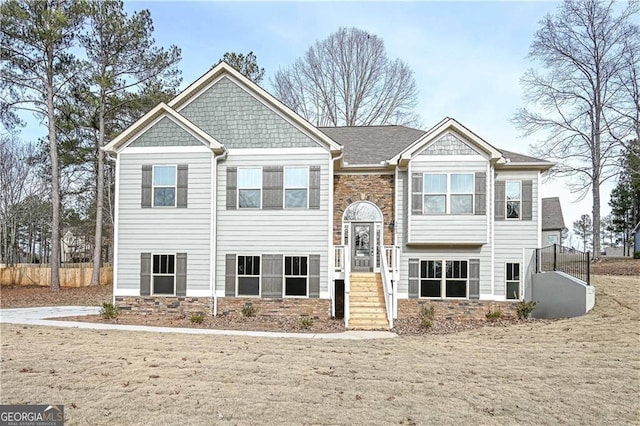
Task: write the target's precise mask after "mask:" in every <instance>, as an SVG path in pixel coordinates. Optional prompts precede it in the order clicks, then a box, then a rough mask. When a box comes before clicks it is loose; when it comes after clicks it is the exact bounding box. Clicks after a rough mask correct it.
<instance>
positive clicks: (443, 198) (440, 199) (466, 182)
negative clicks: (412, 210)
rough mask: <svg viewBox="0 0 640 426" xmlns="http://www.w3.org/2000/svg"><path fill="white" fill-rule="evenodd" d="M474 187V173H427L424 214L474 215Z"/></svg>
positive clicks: (425, 178)
mask: <svg viewBox="0 0 640 426" xmlns="http://www.w3.org/2000/svg"><path fill="white" fill-rule="evenodd" d="M473 185H474V175H473V173H451V174H444V173H442V174H431V173H425V174H424V182H423V187H424V190H423V193H424V195H423V197H424V198H423V203H424V204H423V212H424V213H426V214H473V192H474V187H473Z"/></svg>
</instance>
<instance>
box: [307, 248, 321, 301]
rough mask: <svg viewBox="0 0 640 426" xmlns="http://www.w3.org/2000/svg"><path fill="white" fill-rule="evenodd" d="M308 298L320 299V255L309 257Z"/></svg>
mask: <svg viewBox="0 0 640 426" xmlns="http://www.w3.org/2000/svg"><path fill="white" fill-rule="evenodd" d="M309 297H313V298H316V299H317V298H318V297H320V255H319V254H312V255H310V256H309Z"/></svg>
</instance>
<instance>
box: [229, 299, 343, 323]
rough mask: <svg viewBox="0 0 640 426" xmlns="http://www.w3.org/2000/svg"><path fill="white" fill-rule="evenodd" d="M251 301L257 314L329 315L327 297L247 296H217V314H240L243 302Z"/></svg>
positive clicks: (329, 306)
mask: <svg viewBox="0 0 640 426" xmlns="http://www.w3.org/2000/svg"><path fill="white" fill-rule="evenodd" d="M247 303H251V304H252V305H253V307H254V308H255V309H256V315H258V316H276V317H286V316H295V317H299V316H308V317H311V318H314V319H328V318H330V317H331V300H329V299H256V298H247V297H219V298H218V315H242V308H243V307H244V305H245V304H247Z"/></svg>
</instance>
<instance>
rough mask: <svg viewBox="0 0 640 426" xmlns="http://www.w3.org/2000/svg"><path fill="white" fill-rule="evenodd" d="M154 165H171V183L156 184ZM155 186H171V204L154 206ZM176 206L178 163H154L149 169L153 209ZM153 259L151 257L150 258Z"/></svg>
mask: <svg viewBox="0 0 640 426" xmlns="http://www.w3.org/2000/svg"><path fill="white" fill-rule="evenodd" d="M156 167H173V178H174V179H173V181H174V182H175V183H174V184H173V185H156ZM156 188H173V205H172V206H156ZM177 206H178V165H177V164H154V165H153V167H152V171H151V207H152V208H154V209H167V208H169V209H170V208H175V207H177ZM152 259H153V258H152Z"/></svg>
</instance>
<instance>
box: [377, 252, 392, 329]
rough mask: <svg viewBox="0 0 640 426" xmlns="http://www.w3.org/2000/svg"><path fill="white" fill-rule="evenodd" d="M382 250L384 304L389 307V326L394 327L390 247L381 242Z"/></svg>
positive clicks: (381, 272) (381, 265)
mask: <svg viewBox="0 0 640 426" xmlns="http://www.w3.org/2000/svg"><path fill="white" fill-rule="evenodd" d="M380 252H381V253H383V254H384V255H383V256H380V261H381V264H380V274H381V275H382V287H383V288H382V292H383V293H384V304H385V307H386V309H387V319H388V320H389V328H393V312H394V307H393V287H394V286H393V281H392V278H391V277H392V276H393V273H392V272H391V271H390V270H389V269H390V268H389V260H388V259H389V257H388V247H386V246H383V245H382V244H380Z"/></svg>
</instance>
